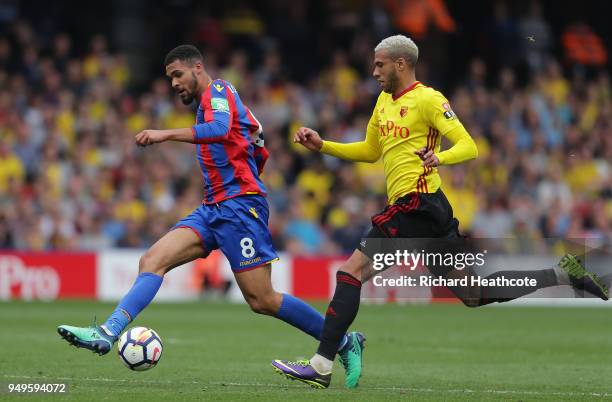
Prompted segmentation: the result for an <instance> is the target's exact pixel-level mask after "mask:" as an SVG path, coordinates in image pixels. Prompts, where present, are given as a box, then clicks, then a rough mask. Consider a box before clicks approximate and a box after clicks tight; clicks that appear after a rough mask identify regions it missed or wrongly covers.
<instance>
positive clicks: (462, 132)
mask: <svg viewBox="0 0 612 402" xmlns="http://www.w3.org/2000/svg"><path fill="white" fill-rule="evenodd" d="M446 138H448V139H449V140H450V141H451V142H452V143H453V146H452V147H450V148H449V149H447V150H446V151H442V152H439V153H437V154H436V156H437V157H438V161H439V162H440V165H453V164H455V163H461V162H465V161H467V160H470V159H476V158H477V157H478V147H476V143H475V142H474V140H473V139H472V137H470V134H469V133H468V132H467V131H466V129H465V128H464V127H463V126H461V127H456V128H454V129H453V130H451V131H449V132H448V133H447V134H446Z"/></svg>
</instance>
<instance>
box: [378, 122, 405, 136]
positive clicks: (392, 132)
mask: <svg viewBox="0 0 612 402" xmlns="http://www.w3.org/2000/svg"><path fill="white" fill-rule="evenodd" d="M380 136H381V137H393V138H397V137H399V138H408V137H409V136H410V129H409V128H408V127H405V126H399V125H397V124H395V123H394V122H393V121H392V120H387V122H386V123H384V124H381V125H380Z"/></svg>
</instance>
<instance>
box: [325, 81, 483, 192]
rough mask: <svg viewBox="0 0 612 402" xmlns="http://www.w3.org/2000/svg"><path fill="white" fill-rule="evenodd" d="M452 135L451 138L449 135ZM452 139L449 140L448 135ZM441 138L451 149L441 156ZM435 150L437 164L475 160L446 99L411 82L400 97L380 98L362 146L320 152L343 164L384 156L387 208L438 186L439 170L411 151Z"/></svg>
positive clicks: (383, 94) (336, 146) (470, 142)
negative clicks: (425, 164) (448, 141)
mask: <svg viewBox="0 0 612 402" xmlns="http://www.w3.org/2000/svg"><path fill="white" fill-rule="evenodd" d="M451 132H452V133H451ZM449 134H450V135H449ZM442 135H448V136H449V139H450V140H451V141H452V142H453V143H454V144H455V145H456V146H455V147H453V148H451V149H449V150H447V151H444V152H440V140H441V136H442ZM423 147H426V148H427V149H428V150H433V151H434V153H435V154H436V156H438V159H439V160H440V165H443V164H452V163H458V162H461V161H464V160H467V159H472V158H475V157H476V155H477V151H476V145H475V144H474V141H473V140H472V139H471V137H470V136H469V134H468V133H467V131H466V130H465V128H464V127H463V125H462V124H461V122H460V121H459V119H458V118H457V116H455V113H454V112H453V110H452V109H451V107H450V105H449V102H448V100H447V99H446V98H445V97H444V96H443V95H442V94H441V93H440V92H438V91H436V90H434V89H432V88H429V87H426V86H424V85H423V84H421V83H420V82H418V81H417V82H415V83H414V84H413V85H411V86H410V87H409V88H407V89H406V90H405V91H403V92H402V93H401V94H400V95H399V96H398V97H393V95H391V94H388V93H386V92H381V94H380V95H379V96H378V100H377V102H376V106H375V107H374V112H373V113H372V117H371V118H370V121H369V123H368V128H367V132H366V139H365V141H363V142H358V143H352V144H340V143H334V142H330V141H324V142H323V147H322V148H321V152H324V153H328V154H331V155H334V156H338V157H340V158H343V159H349V160H360V161H366V162H373V161H376V160H378V158H380V156H381V155H382V158H383V163H384V169H385V178H386V182H387V196H388V198H389V203H390V204H392V203H394V202H395V201H396V200H397V199H398V198H399V197H401V196H403V195H405V194H408V193H410V192H414V191H417V192H422V193H434V192H436V191H437V190H438V188H439V187H440V184H441V180H440V176H439V175H438V169H437V168H431V167H428V168H425V167H423V166H422V160H421V159H420V158H419V156H418V155H416V154H415V151H417V150H419V149H421V148H423Z"/></svg>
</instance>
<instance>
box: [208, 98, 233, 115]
mask: <svg viewBox="0 0 612 402" xmlns="http://www.w3.org/2000/svg"><path fill="white" fill-rule="evenodd" d="M210 105H211V106H212V108H213V110H214V111H215V112H225V113H229V105H228V103H227V99H224V98H212V99H211V100H210Z"/></svg>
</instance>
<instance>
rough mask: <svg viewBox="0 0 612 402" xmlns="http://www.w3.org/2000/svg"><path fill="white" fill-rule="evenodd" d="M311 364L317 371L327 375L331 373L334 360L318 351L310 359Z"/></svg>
mask: <svg viewBox="0 0 612 402" xmlns="http://www.w3.org/2000/svg"><path fill="white" fill-rule="evenodd" d="M310 365H311V366H312V368H314V369H315V370H316V372H317V373H319V374H321V375H326V374H331V372H332V367H333V366H334V362H333V361H331V360H329V359H326V358H325V357H323V356H321V355H320V354H318V353H317V354H315V355H314V356H313V357H312V359H310Z"/></svg>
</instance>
